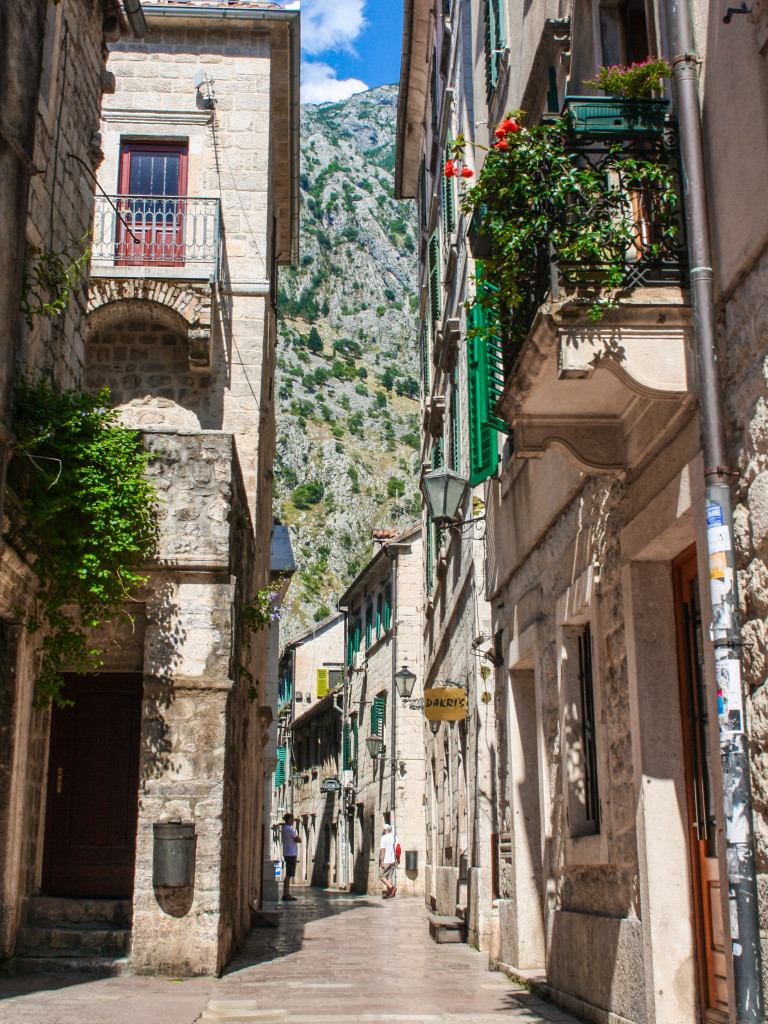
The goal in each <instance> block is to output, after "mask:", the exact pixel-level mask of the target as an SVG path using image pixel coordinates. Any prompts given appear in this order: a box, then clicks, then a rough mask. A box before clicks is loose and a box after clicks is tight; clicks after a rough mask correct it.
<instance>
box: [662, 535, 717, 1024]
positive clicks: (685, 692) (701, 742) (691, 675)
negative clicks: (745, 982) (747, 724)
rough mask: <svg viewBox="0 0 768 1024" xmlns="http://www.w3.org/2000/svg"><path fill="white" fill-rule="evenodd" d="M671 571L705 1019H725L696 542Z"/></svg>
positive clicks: (710, 755) (714, 820)
mask: <svg viewBox="0 0 768 1024" xmlns="http://www.w3.org/2000/svg"><path fill="white" fill-rule="evenodd" d="M673 572H674V586H675V611H676V618H677V636H678V668H679V675H680V701H681V710H682V722H683V749H684V753H685V774H686V789H687V796H688V826H689V836H690V851H691V877H692V880H693V911H694V923H695V928H696V959H697V964H698V974H699V991H700V999H701V1008H702V1020H703V1021H724V1020H727V1013H728V985H727V978H726V966H725V941H724V935H723V914H722V904H721V902H720V866H719V862H718V857H717V824H716V816H715V806H714V798H713V792H712V771H711V757H712V750H711V741H710V725H709V718H708V713H707V701H706V694H705V691H704V684H703V671H702V670H703V645H702V622H701V603H700V600H699V581H698V567H697V564H696V548H695V546H694V547H691V548H689V549H688V550H687V551H685V552H683V554H682V555H680V557H679V558H678V559H677V560H676V561H675V562H674V564H673Z"/></svg>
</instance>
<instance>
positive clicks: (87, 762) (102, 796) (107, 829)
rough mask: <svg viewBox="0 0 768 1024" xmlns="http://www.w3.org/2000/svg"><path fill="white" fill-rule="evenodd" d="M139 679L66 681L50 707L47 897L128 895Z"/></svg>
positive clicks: (135, 796) (132, 848)
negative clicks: (66, 703)
mask: <svg viewBox="0 0 768 1024" xmlns="http://www.w3.org/2000/svg"><path fill="white" fill-rule="evenodd" d="M141 691H142V681H141V676H136V675H128V674H122V673H121V674H116V675H109V674H101V673H100V674H98V675H89V676H67V678H66V685H65V689H64V694H65V696H66V697H67V698H69V699H70V700H72V701H74V704H73V705H72V706H71V707H66V708H54V710H53V715H52V720H51V749H50V759H49V766H48V809H47V813H46V828H45V857H44V866H43V885H44V888H45V891H46V892H47V893H48V894H49V895H51V896H93V897H103V898H112V899H117V898H127V897H130V896H131V895H132V893H133V875H134V862H135V856H136V816H137V812H138V793H139V729H140V723H141Z"/></svg>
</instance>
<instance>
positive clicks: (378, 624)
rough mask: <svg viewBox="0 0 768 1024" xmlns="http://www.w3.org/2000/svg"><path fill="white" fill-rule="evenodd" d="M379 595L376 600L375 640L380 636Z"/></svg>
mask: <svg viewBox="0 0 768 1024" xmlns="http://www.w3.org/2000/svg"><path fill="white" fill-rule="evenodd" d="M381 600H382V598H381V593H379V596H378V597H377V598H376V639H377V640H378V638H379V637H380V636H381Z"/></svg>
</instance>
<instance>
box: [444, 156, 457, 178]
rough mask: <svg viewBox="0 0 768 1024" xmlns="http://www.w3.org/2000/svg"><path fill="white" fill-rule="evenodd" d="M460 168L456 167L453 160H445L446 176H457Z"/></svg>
mask: <svg viewBox="0 0 768 1024" xmlns="http://www.w3.org/2000/svg"><path fill="white" fill-rule="evenodd" d="M458 173H459V172H458V170H457V169H456V167H454V164H453V160H446V161H445V176H446V178H455V177H456V175H457V174H458Z"/></svg>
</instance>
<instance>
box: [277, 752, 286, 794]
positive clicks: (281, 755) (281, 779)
mask: <svg viewBox="0 0 768 1024" xmlns="http://www.w3.org/2000/svg"><path fill="white" fill-rule="evenodd" d="M287 754H288V750H287V748H286V747H278V748H277V767H276V768H275V789H277V787H278V786H282V785H284V783H285V765H286V761H287Z"/></svg>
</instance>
